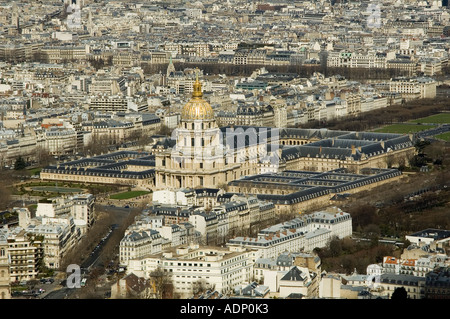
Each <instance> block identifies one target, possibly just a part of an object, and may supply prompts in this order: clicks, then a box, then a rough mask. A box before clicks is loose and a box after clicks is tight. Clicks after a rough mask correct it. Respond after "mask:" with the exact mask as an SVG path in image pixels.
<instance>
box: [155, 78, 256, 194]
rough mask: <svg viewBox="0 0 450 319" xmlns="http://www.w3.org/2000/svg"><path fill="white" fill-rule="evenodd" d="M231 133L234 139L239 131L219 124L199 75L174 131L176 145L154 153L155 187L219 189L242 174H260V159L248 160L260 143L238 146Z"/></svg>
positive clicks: (173, 137)
mask: <svg viewBox="0 0 450 319" xmlns="http://www.w3.org/2000/svg"><path fill="white" fill-rule="evenodd" d="M230 136H231V139H232V142H233V138H235V137H236V134H234V133H232V134H230V130H229V129H228V130H223V129H221V128H219V127H218V125H217V123H216V119H215V116H214V110H213V109H212V107H211V105H210V104H209V103H208V102H207V101H205V100H204V99H203V93H202V85H201V83H200V81H199V80H198V76H197V79H196V81H195V83H194V87H193V93H192V98H191V99H190V101H189V102H188V103H186V105H185V106H184V107H183V109H182V111H181V121H180V124H179V125H178V128H177V129H175V130H174V132H173V133H172V139H173V140H175V141H176V143H175V145H174V146H173V147H172V148H169V149H166V150H164V151H162V152H157V153H156V154H155V186H156V189H177V188H196V187H206V188H208V187H213V188H217V187H218V186H219V185H224V184H226V183H228V182H230V181H232V180H235V179H237V178H239V177H241V176H243V175H251V174H257V173H258V163H257V161H256V160H255V161H250V160H249V159H250V158H252V155H251V154H256V153H257V150H256V148H257V147H258V146H257V144H258V143H257V142H255V143H253V144H254V145H253V146H249V143H248V141H247V143H240V144H242V145H244V146H243V147H235V145H233V143H231V144H230V143H229V139H230ZM247 139H248V138H247ZM234 144H237V143H234Z"/></svg>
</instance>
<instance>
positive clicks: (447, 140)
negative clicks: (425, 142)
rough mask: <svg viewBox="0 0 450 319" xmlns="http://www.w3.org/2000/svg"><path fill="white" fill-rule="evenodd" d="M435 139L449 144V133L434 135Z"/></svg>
mask: <svg viewBox="0 0 450 319" xmlns="http://www.w3.org/2000/svg"><path fill="white" fill-rule="evenodd" d="M435 138H439V139H441V140H444V141H446V142H450V132H447V133H443V134H439V135H436V136H435Z"/></svg>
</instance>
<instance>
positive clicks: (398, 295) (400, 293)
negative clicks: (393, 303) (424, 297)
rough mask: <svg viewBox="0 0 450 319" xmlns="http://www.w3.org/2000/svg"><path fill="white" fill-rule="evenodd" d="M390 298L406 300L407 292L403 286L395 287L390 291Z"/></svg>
mask: <svg viewBox="0 0 450 319" xmlns="http://www.w3.org/2000/svg"><path fill="white" fill-rule="evenodd" d="M391 299H396V300H406V299H408V293H407V292H406V289H405V287H397V288H395V290H394V292H393V293H392V296H391Z"/></svg>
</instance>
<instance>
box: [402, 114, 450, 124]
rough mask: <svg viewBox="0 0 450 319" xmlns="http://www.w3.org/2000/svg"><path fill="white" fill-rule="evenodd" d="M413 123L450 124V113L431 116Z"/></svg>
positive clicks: (412, 121)
mask: <svg viewBox="0 0 450 319" xmlns="http://www.w3.org/2000/svg"><path fill="white" fill-rule="evenodd" d="M410 122H411V123H436V124H445V123H450V113H440V114H435V115H430V116H427V117H423V118H420V119H417V120H411V121H410Z"/></svg>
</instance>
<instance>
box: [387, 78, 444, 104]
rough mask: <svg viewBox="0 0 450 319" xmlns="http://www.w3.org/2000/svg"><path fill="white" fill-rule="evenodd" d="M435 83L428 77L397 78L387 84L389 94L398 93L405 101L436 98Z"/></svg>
mask: <svg viewBox="0 0 450 319" xmlns="http://www.w3.org/2000/svg"><path fill="white" fill-rule="evenodd" d="M436 86H437V82H436V81H435V80H434V79H432V78H429V77H399V78H393V79H391V80H390V82H389V92H395V93H400V94H401V95H402V98H404V99H405V100H413V99H425V98H430V99H432V98H434V97H436Z"/></svg>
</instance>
